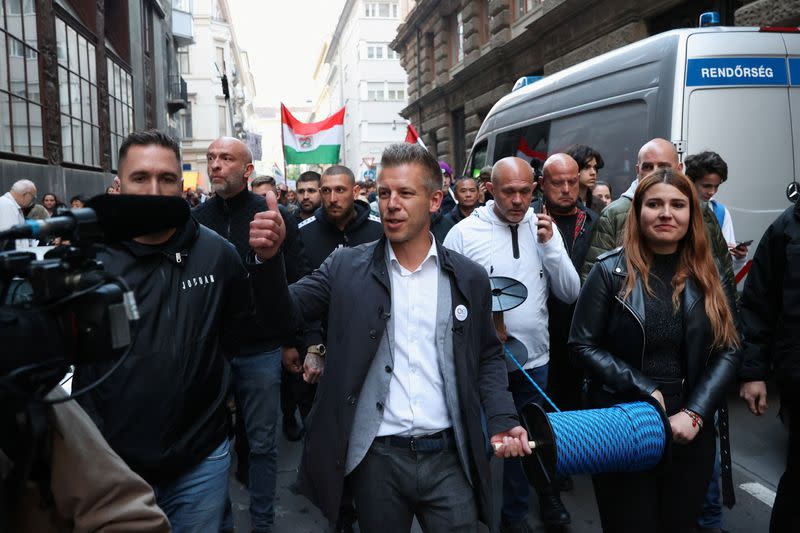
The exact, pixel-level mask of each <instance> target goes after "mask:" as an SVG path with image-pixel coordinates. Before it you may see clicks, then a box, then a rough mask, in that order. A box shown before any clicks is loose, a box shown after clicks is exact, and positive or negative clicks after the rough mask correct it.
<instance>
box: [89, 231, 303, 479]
mask: <svg viewBox="0 0 800 533" xmlns="http://www.w3.org/2000/svg"><path fill="white" fill-rule="evenodd" d="M98 259H100V260H101V261H102V262H103V265H104V266H105V269H106V270H107V271H108V272H110V273H112V274H116V275H119V276H122V277H123V278H124V279H125V280H126V281H127V283H128V285H130V287H131V289H132V290H133V292H134V295H135V297H136V302H137V305H138V308H139V313H140V315H141V319H140V320H139V321H138V323H137V324H136V326H135V331H134V334H135V336H134V340H133V345H132V347H131V353H130V355H129V358H128V360H127V361H126V363H125V364H124V365H123V366H122V367H121V368H118V369H117V370H116V371H115V372H114V373H113V374H111V376H110V377H109V378H108V379H107V380H106V381H104V382H103V383H102V384H101V385H100V386H99V387H97V388H96V389H94V390H93V391H91V392H90V393H88V394H86V395H84V396H82V397H81V398H80V400H79V402H80V404H81V405H82V406H83V408H84V409H85V410H86V412H87V413H89V415H90V416H91V417H92V419H93V420H94V422H95V423H96V424H97V427H98V428H99V429H100V431H101V432H102V434H103V436H104V437H105V438H106V440H107V441H108V443H109V444H110V445H111V447H112V448H113V449H114V451H116V452H117V453H118V454H119V455H120V457H122V459H123V460H124V461H125V462H126V463H127V464H128V465H129V466H130V467H131V468H132V469H133V470H134V471H135V472H136V473H137V474H139V475H141V476H142V477H143V478H144V479H145V480H147V481H148V482H149V483H151V484H154V483H161V482H167V481H172V480H174V479H175V478H177V477H178V476H180V475H181V474H182V473H184V472H186V471H187V470H189V469H191V468H192V467H194V466H196V465H197V464H199V463H200V462H201V461H202V460H203V459H205V458H206V457H207V456H208V454H209V453H211V451H213V450H214V449H215V448H216V447H217V446H219V444H220V443H221V442H222V441H223V440H224V439H225V438H226V437H227V435H228V408H227V405H226V397H227V392H228V378H229V367H228V365H227V364H226V361H225V357H224V353H225V352H227V351H229V350H232V349H235V347H236V345H237V344H238V342H239V341H238V335H239V334H240V329H241V328H245V329H247V328H252V327H254V326H253V321H254V320H255V317H256V308H255V302H256V301H258V302H260V303H261V302H262V300H264V299H265V298H266V297H270V298H271V299H272V301H270V302H267V301H263V305H260V306H259V307H263V308H264V309H269V308H272V309H273V310H274V312H273V313H272V315H274V316H270V317H269V318H270V319H271V320H275V321H277V322H278V323H279V325H278V327H287V328H288V327H290V324H288V323H287V324H282V322H281V321H283V320H284V319H283V318H281V316H282V315H285V314H286V313H285V309H286V308H287V307H288V305H289V302H288V291H287V293H286V294H282V293H281V295H278V293H274V294H272V295H265V294H261V295H259V296H258V299H257V300H256V298H254V295H253V292H252V289H251V285H250V281H249V279H248V269H249V270H250V275H251V276H254V278H255V279H254V280H253V283H254V285H263V286H267V285H268V282H267V281H266V280H267V279H269V278H271V277H273V276H285V272H284V270H283V260H282V259H280V260H279V261H269V262H267V263H264V264H262V265H252V266H248V267H247V268H245V266H244V264H243V263H242V260H241V259H240V258H239V254H238V253H237V252H236V249H235V248H234V247H233V245H231V244H230V243H229V242H227V241H226V240H225V239H223V238H222V237H220V236H219V235H217V234H216V233H214V232H213V231H211V230H210V229H208V228H206V227H204V226H201V225H200V224H198V223H197V222H196V221H195V220H193V219H190V220H189V221H188V222H187V223H186V224H185V225H184V226H183V227H182V228H179V229H178V230H177V232H176V233H175V235H173V236H172V238H170V239H169V240H168V241H167V242H166V243H164V244H161V245H156V246H147V245H143V244H139V243H137V242H134V241H127V242H123V243H121V244H117V245H113V246H109V247H108V248H107V249H106V250H104V251H102V252H101V253H100V254H98ZM261 312H262V314H263V313H264V311H263V310H262V311H261ZM112 364H114V362H113V361H112V362H109V363H105V362H103V363H96V364H90V365H82V366H79V367H78V368H77V369H76V371H75V378H74V379H75V383H74V385H73V386H74V388H75V389H78V388H82V387H84V386H86V385H88V384H90V383H92V382H94V381H95V380H96V379H97V378H98V377H100V376H102V375H103V374H105V373H106V371H107V370H108V369H109V368H110V366H111V365H112Z"/></svg>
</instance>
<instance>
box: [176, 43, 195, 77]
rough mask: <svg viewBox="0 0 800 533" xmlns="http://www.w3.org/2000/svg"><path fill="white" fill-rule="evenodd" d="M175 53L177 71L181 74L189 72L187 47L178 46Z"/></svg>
mask: <svg viewBox="0 0 800 533" xmlns="http://www.w3.org/2000/svg"><path fill="white" fill-rule="evenodd" d="M175 55H176V56H177V58H178V72H180V73H181V74H191V73H192V72H191V69H190V67H189V49H188V48H187V47H185V46H182V47H179V48H178V49H177V50H176V52H175Z"/></svg>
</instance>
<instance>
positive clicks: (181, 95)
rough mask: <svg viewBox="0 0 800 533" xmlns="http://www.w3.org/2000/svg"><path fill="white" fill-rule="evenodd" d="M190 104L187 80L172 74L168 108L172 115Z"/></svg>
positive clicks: (168, 91)
mask: <svg viewBox="0 0 800 533" xmlns="http://www.w3.org/2000/svg"><path fill="white" fill-rule="evenodd" d="M188 104H189V97H188V95H187V93H186V80H184V79H183V77H182V76H178V75H175V74H173V75H171V76H170V77H169V87H168V88H167V110H168V111H169V113H170V115H171V114H173V113H177V112H178V111H180V110H181V109H186V107H187V106H188Z"/></svg>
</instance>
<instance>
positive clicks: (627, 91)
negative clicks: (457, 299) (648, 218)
mask: <svg viewBox="0 0 800 533" xmlns="http://www.w3.org/2000/svg"><path fill="white" fill-rule="evenodd" d="M654 137H664V138H666V139H669V140H672V141H673V143H675V145H676V146H677V147H678V151H679V152H680V153H681V157H682V158H683V157H686V156H687V155H690V154H694V153H698V152H701V151H704V150H713V151H715V152H717V153H719V154H720V155H721V156H722V158H723V159H725V161H726V162H727V163H728V168H729V176H728V181H727V182H726V183H725V184H723V186H722V187H721V188H720V193H719V194H718V196H717V198H718V199H719V200H720V201H721V202H722V203H724V204H725V205H726V206H727V207H728V209H729V210H730V212H731V215H732V217H733V222H734V226H735V231H736V238H737V240H740V241H743V240H750V239H753V240H755V242H756V243H757V242H758V240H759V239H760V238H761V236H762V234H763V233H764V230H765V229H766V227H767V226H768V225H769V224H770V222H772V220H773V219H774V218H775V217H776V216H777V215H778V214H779V213H780V212H782V211H783V210H784V209H785V208H786V207H787V206H788V205H789V202H788V200H787V197H786V188H787V185H788V184H790V183H791V182H793V181H795V180H796V179H798V176H799V175H800V159H798V157H800V33H793V32H792V31H791V30H787V29H777V28H776V29H772V28H731V27H712V28H693V29H681V30H674V31H669V32H665V33H662V34H659V35H656V36H653V37H650V38H647V39H644V40H642V41H640V42H637V43H634V44H631V45H628V46H625V47H623V48H620V49H618V50H615V51H613V52H609V53H607V54H604V55H602V56H598V57H596V58H593V59H591V60H588V61H585V62H583V63H580V64H578V65H575V66H573V67H570V68H568V69H566V70H563V71H561V72H558V73H556V74H554V75H552V76H547V77H545V78H543V79H541V80H539V81H535V82H533V83H532V84H530V85H527V86H524V87H522V88H520V89H517V90H515V91H512V92H511V94H508V95H507V96H505V97H503V98H502V99H501V100H500V101H499V102H498V103H497V104H495V106H494V107H493V108H492V110H491V111H490V112H489V114H488V115H487V117H486V119H485V120H484V122H483V124H482V125H481V128H480V130H479V132H478V135H477V137H476V140H475V143H474V145H473V148H472V152H471V154H470V158H469V162H468V168H467V172H468V173H473V172H476V171H479V170H480V168H482V167H483V166H485V165H489V164H492V163H493V162H495V161H497V160H498V159H500V158H502V157H506V156H509V155H515V154H517V153H518V152H520V151H523V152H525V153H533V154H537V155H546V154H548V153H555V152H558V151H560V150H562V149H564V148H566V147H567V146H569V145H571V144H575V143H580V144H587V145H589V146H592V147H593V148H595V149H597V150H598V151H599V152H600V153H601V154H602V156H603V158H604V160H605V168H604V169H603V170H601V171H600V173H599V179H601V180H604V181H607V182H609V183H610V184H611V185H612V188H613V196H614V197H618V196H619V195H620V194H621V193H622V192H624V191H625V190H626V189H627V188H628V186H629V185H630V182H631V180H632V179H633V178H634V177H635V165H636V159H637V154H638V151H639V148H640V147H641V146H642V144H644V143H645V142H646V141H647V140H649V139H651V138H654ZM796 154H797V155H796ZM750 251H751V254H752V252H754V251H755V246H752V247H751V248H750Z"/></svg>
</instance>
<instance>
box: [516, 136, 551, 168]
mask: <svg viewBox="0 0 800 533" xmlns="http://www.w3.org/2000/svg"><path fill="white" fill-rule="evenodd" d="M517 157H519V158H521V159H524V160H525V161H527V162H528V163H530V162H531V160H532V159H533V158H534V157H535V158H537V159H539V160H541V161H545V160H546V159H547V154H546V153H545V152H540V151H538V150H534V149H533V148H531V147H530V146H528V143H527V142H526V141H525V137H520V138H519V144H518V145H517Z"/></svg>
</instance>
